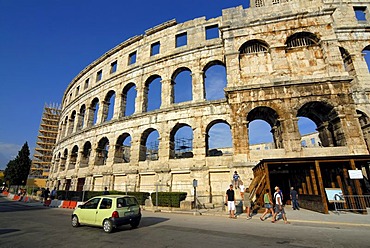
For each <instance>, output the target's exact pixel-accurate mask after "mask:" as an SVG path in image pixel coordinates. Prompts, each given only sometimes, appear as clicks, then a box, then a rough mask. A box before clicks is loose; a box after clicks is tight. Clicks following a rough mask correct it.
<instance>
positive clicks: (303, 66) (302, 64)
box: [285, 32, 327, 76]
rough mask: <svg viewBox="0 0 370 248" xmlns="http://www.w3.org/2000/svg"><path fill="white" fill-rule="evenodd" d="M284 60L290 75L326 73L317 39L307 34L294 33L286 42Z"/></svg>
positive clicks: (321, 50) (325, 65) (322, 54)
mask: <svg viewBox="0 0 370 248" xmlns="http://www.w3.org/2000/svg"><path fill="white" fill-rule="evenodd" d="M285 53H286V60H287V62H288V65H289V69H290V73H291V74H292V75H307V76H312V75H319V74H326V73H327V63H326V61H325V59H324V52H323V49H322V48H321V46H320V40H319V38H318V37H317V36H316V35H314V34H312V33H309V32H300V33H295V34H293V35H291V36H289V37H288V38H287V41H286V49H285Z"/></svg>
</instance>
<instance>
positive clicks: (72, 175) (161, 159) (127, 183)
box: [49, 0, 370, 203]
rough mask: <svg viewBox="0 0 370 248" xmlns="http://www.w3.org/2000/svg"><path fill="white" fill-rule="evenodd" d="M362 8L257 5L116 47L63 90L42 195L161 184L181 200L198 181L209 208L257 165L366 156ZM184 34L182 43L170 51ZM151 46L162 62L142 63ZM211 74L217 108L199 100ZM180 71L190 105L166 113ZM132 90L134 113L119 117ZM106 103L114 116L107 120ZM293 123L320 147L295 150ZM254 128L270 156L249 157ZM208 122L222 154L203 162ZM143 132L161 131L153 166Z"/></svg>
mask: <svg viewBox="0 0 370 248" xmlns="http://www.w3.org/2000/svg"><path fill="white" fill-rule="evenodd" d="M369 3H370V2H369V1H351V3H344V2H343V1H340V0H330V1H329V0H302V1H300V0H290V1H287V0H285V1H278V0H259V1H257V0H255V1H251V7H250V8H248V9H243V8H242V7H241V6H240V7H236V8H231V9H226V10H223V12H222V16H220V17H218V18H214V19H210V20H206V19H205V18H198V19H194V20H192V21H188V22H185V23H181V24H177V23H176V22H175V21H169V22H166V23H164V24H162V25H159V26H157V27H154V28H152V29H150V30H147V31H146V32H145V34H144V35H141V36H136V37H133V38H131V39H129V40H127V41H125V42H123V43H122V44H120V45H118V46H117V47H115V48H113V49H112V50H110V51H108V52H107V53H105V54H104V55H103V56H102V57H100V58H99V59H97V60H96V61H94V62H93V63H92V64H90V65H89V66H88V67H86V68H85V69H84V70H83V71H81V72H80V73H79V75H77V77H76V78H75V79H74V80H73V81H72V82H71V83H70V84H69V86H68V87H67V89H66V91H65V94H64V98H63V107H62V115H61V122H60V127H59V135H58V140H57V145H56V148H55V150H54V156H53V166H52V168H51V172H50V177H49V186H50V187H53V186H55V185H58V186H59V188H60V189H62V188H63V189H64V188H68V189H70V190H81V189H82V187H84V189H86V190H101V189H102V188H103V187H104V186H107V187H108V188H109V189H111V190H113V189H116V190H129V191H131V190H136V191H154V190H155V185H156V184H157V185H158V184H159V185H161V187H162V190H172V191H187V192H188V193H189V196H190V197H191V195H192V188H193V187H192V181H193V179H197V180H198V189H197V193H198V194H199V196H201V197H202V198H201V200H202V201H203V202H213V203H216V202H217V201H221V199H222V196H223V194H224V191H225V190H226V189H227V187H228V184H229V183H230V180H231V178H232V174H233V172H234V171H235V170H237V171H238V173H239V174H240V175H241V178H242V179H243V181H244V182H245V184H247V185H248V184H249V183H250V180H252V178H253V173H252V167H253V166H254V165H255V164H256V163H258V161H259V160H260V159H264V158H292V157H312V156H326V155H328V154H330V155H338V156H343V155H344V156H345V155H353V154H369V150H370V119H369V116H370V83H369V82H370V75H369V70H368V67H367V63H366V61H365V58H364V55H363V51H364V50H369V47H368V46H369V45H370V32H369V28H370V21H367V20H358V18H356V16H355V10H357V9H360V10H363V11H364V14H366V16H367V17H368V16H369V15H368V14H369ZM208 27H218V28H219V37H218V38H214V39H207V38H206V35H205V34H206V32H205V30H206V29H207V28H208ZM184 33H186V38H187V43H186V45H184V46H181V47H176V46H178V45H177V44H176V37H177V36H178V35H183V34H184ZM153 44H160V52H159V53H158V54H156V55H153V56H151V54H152V51H151V49H152V47H153ZM215 64H219V65H224V66H225V68H226V72H227V86H226V88H225V89H223V90H224V91H225V95H226V98H225V99H221V100H215V101H207V100H206V99H205V86H204V73H205V71H206V70H207V69H208V68H209V67H210V66H212V65H215ZM113 68H114V69H113ZM184 69H186V70H190V71H191V77H192V100H191V101H187V102H183V103H174V99H173V98H174V97H173V87H174V83H173V82H174V77H175V75H176V74H177V73H178V72H180V71H182V70H184ZM158 77H160V78H161V87H162V93H161V105H160V108H159V109H157V110H154V111H147V106H148V102H147V101H148V98H147V95H148V86H149V84H150V83H151V82H152V79H155V78H158ZM132 86H135V87H136V92H137V96H136V100H135V113H134V114H132V115H130V116H125V114H124V108H125V105H126V96H127V95H126V93H127V90H128V89H130V88H131V87H132ZM221 90H222V89H221ZM114 94H115V95H116V98H115V102H114V114H113V118H112V119H111V120H107V113H108V109H109V100H110V98H111V96H112V95H114ZM97 103H99V104H100V105H99V110H98V111H97V113H95V111H96V109H97V107H96V106H97ZM94 114H96V115H97V120H96V123H95V124H94ZM298 117H307V118H309V119H311V120H312V121H314V122H315V124H316V125H317V130H318V131H319V137H320V140H321V144H322V146H323V147H311V148H305V147H302V146H301V137H300V133H299V130H298V122H297V121H298ZM256 119H262V120H265V121H266V122H267V123H269V124H270V126H271V132H272V133H273V136H274V145H275V149H269V150H251V149H250V147H249V143H248V123H250V122H251V121H253V120H256ZM215 123H227V124H228V125H229V126H230V128H231V133H232V140H233V148H232V153H231V155H229V156H216V157H214V156H209V154H208V148H207V145H206V143H207V142H206V140H207V132H208V130H209V128H210V127H211V126H212V125H214V124H215ZM183 126H189V127H191V128H192V130H193V149H192V156H190V157H188V158H181V159H179V158H174V157H173V155H171V154H172V153H171V151H172V150H173V139H174V137H173V136H174V133H175V132H176V130H178V129H179V128H181V127H183ZM153 130H157V131H158V133H159V148H158V160H148V159H146V158H145V154H146V150H145V140H146V138H147V137H148V135H149V134H150V132H151V131H153ZM128 136H130V137H131V148H130V151H129V154H130V155H129V159H124V158H123V157H125V156H124V155H123V154H124V153H127V150H126V151H124V150H125V147H124V146H123V145H121V143H122V140H123V139H125V138H126V137H128ZM107 144H109V146H107ZM105 147H107V149H108V150H107V151H104V148H105ZM108 147H109V148H108ZM126 148H127V147H126ZM106 153H108V156H106Z"/></svg>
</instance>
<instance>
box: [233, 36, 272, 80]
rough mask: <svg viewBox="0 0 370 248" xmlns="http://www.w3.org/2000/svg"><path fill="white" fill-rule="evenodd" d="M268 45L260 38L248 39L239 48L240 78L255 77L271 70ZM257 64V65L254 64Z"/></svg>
mask: <svg viewBox="0 0 370 248" xmlns="http://www.w3.org/2000/svg"><path fill="white" fill-rule="evenodd" d="M269 51H270V48H269V45H268V44H267V43H266V42H264V41H261V40H249V41H247V42H245V43H244V44H243V45H242V46H241V47H240V48H239V69H240V72H241V77H242V78H248V77H255V76H259V75H261V74H264V73H269V72H270V71H271V58H270V54H269ZM256 65H258V66H256Z"/></svg>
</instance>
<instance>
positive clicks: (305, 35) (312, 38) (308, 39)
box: [286, 32, 320, 48]
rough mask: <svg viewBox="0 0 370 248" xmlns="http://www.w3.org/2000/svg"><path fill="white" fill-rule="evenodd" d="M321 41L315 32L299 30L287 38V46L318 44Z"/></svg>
mask: <svg viewBox="0 0 370 248" xmlns="http://www.w3.org/2000/svg"><path fill="white" fill-rule="evenodd" d="M319 41H320V40H319V38H317V36H316V35H314V34H313V33H310V32H299V33H295V34H293V35H291V36H289V37H288V38H287V41H286V46H287V47H288V48H294V47H305V46H312V45H317V44H318V43H319Z"/></svg>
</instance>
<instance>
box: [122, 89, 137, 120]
mask: <svg viewBox="0 0 370 248" xmlns="http://www.w3.org/2000/svg"><path fill="white" fill-rule="evenodd" d="M136 95H137V92H136V85H135V84H134V83H129V84H127V85H126V87H125V88H124V89H123V91H122V106H121V110H122V113H123V115H124V116H130V115H132V114H134V113H135V101H136Z"/></svg>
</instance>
